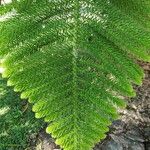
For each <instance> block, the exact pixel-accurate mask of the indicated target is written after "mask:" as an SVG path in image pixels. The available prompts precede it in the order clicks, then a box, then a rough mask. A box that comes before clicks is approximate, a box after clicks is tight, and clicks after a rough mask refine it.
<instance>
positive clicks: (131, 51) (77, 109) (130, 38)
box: [0, 0, 150, 150]
mask: <svg viewBox="0 0 150 150" xmlns="http://www.w3.org/2000/svg"><path fill="white" fill-rule="evenodd" d="M132 8H133V9H132ZM149 8H150V3H149V0H143V1H142V2H141V0H134V1H133V0H126V1H124V0H121V1H120V0H22V1H17V0H14V1H13V3H12V4H9V5H6V6H1V7H0V14H1V18H2V19H1V20H0V21H1V22H0V30H1V31H0V32H1V35H0V58H2V59H1V67H3V69H4V72H3V74H2V75H3V77H6V78H8V85H11V86H14V89H15V91H19V92H21V93H22V94H21V97H22V98H28V99H29V102H31V103H33V111H34V112H35V113H36V117H37V118H41V117H43V118H44V119H45V121H46V122H48V124H49V125H48V127H47V132H48V133H51V134H52V137H54V138H56V143H57V144H59V145H60V146H61V147H62V148H63V149H64V150H88V149H91V147H93V146H94V145H95V144H96V143H97V142H99V141H100V140H101V139H104V138H105V136H106V132H108V130H109V128H108V126H109V125H110V124H111V122H112V120H114V119H116V118H118V112H117V109H118V108H124V107H125V106H126V102H125V100H124V97H126V96H128V97H133V96H135V91H134V90H133V87H132V84H133V83H134V84H137V85H141V83H142V78H143V77H144V73H143V70H142V69H141V68H140V67H139V66H138V65H137V63H136V61H137V60H144V61H150V55H149V52H150V51H149V50H150V28H149V27H150V22H149V20H150V9H149ZM8 13H11V14H12V15H11V17H10V16H9V17H7V14H8ZM142 21H143V22H142Z"/></svg>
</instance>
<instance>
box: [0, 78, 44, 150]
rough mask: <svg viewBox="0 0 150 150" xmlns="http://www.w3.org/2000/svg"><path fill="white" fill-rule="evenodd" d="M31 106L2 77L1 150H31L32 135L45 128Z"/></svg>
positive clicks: (0, 81) (0, 96)
mask: <svg viewBox="0 0 150 150" xmlns="http://www.w3.org/2000/svg"><path fill="white" fill-rule="evenodd" d="M43 125H44V124H43V123H42V121H41V120H37V119H35V117H34V113H33V112H32V111H31V106H30V105H28V104H27V103H26V101H23V100H21V99H20V98H19V94H16V93H15V92H14V91H13V89H12V88H11V87H7V86H6V81H5V80H3V79H2V78H1V76H0V150H25V149H26V150H27V149H28V150H31V147H30V143H31V142H30V140H32V139H30V138H31V135H35V134H37V133H38V131H39V130H40V129H41V128H42V127H43Z"/></svg>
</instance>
